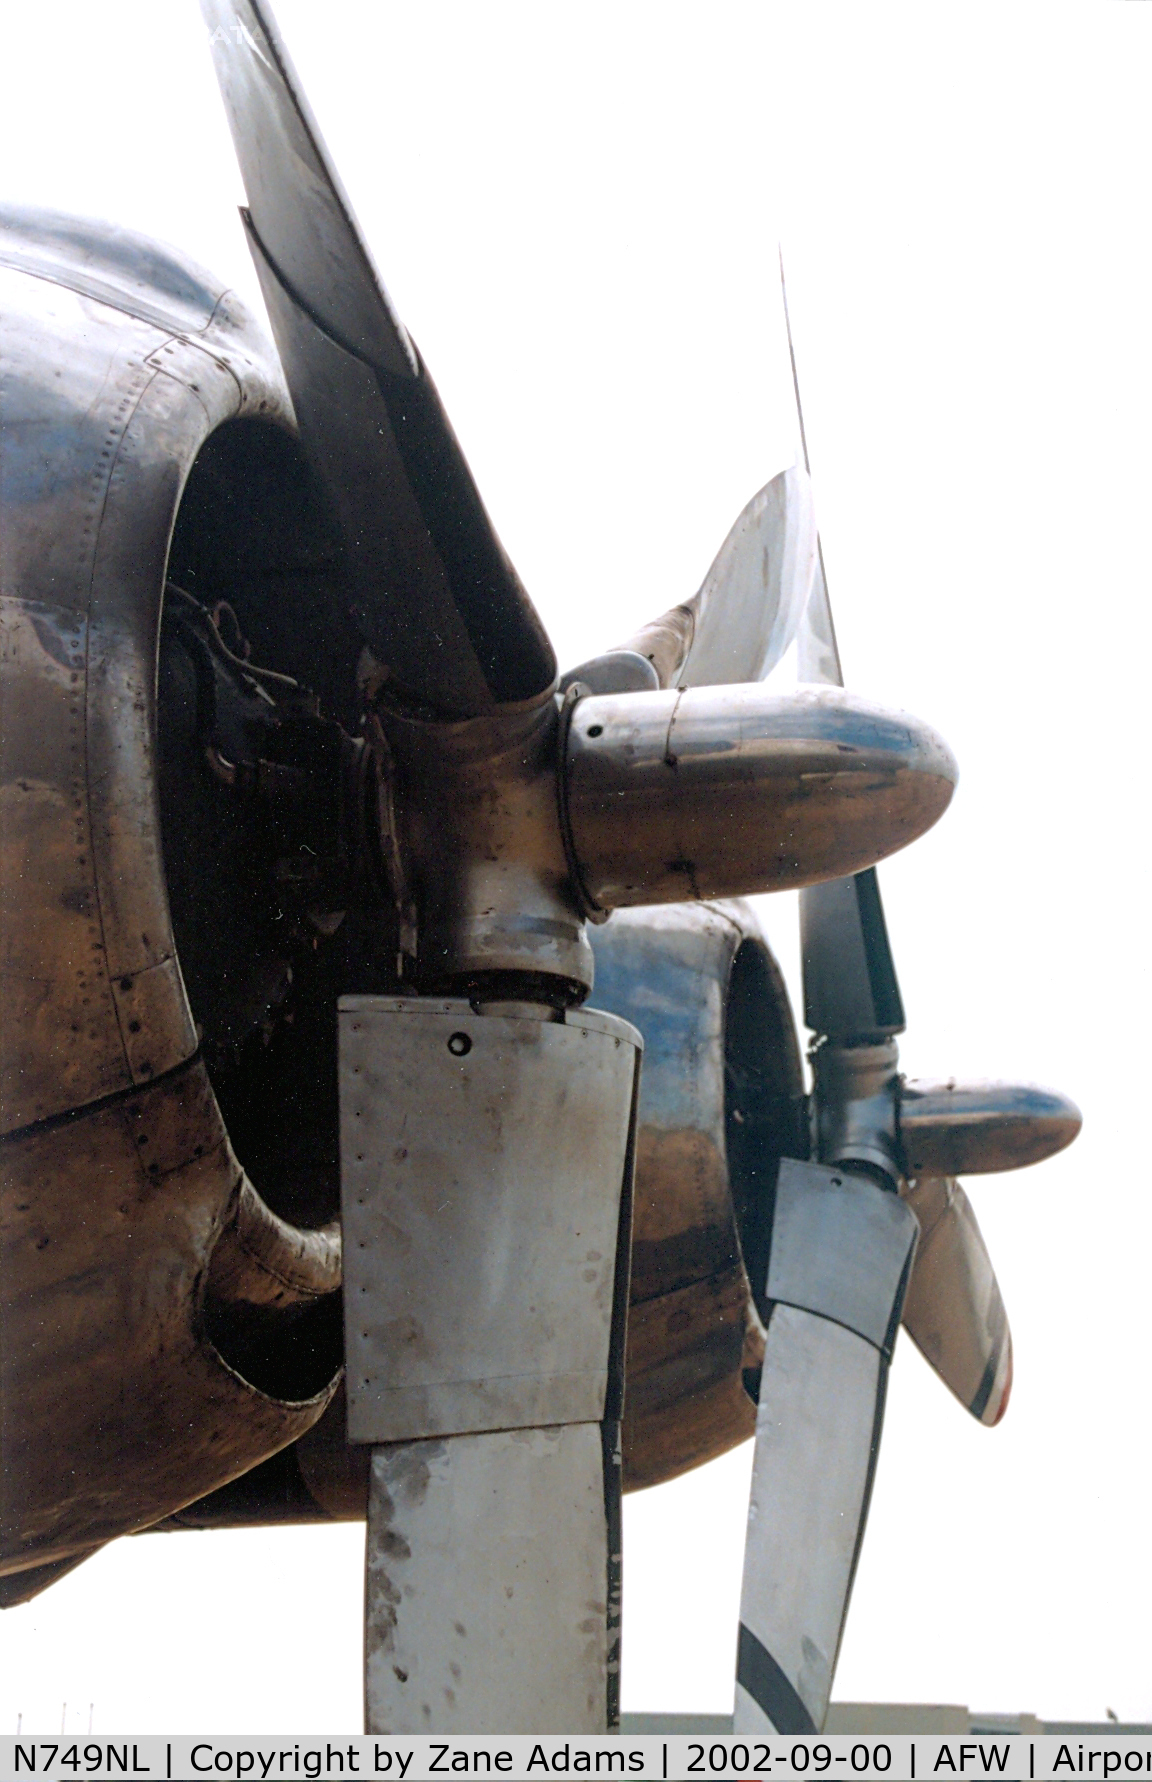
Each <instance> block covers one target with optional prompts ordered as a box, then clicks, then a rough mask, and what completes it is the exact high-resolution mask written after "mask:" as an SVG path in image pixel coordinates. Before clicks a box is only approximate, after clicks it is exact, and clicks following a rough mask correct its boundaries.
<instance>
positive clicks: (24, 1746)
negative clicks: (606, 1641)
mask: <svg viewBox="0 0 1152 1782" xmlns="http://www.w3.org/2000/svg"><path fill="white" fill-rule="evenodd" d="M44 1776H46V1777H51V1778H66V1779H67V1782H76V1778H79V1777H82V1776H95V1777H116V1778H124V1777H144V1776H147V1777H149V1778H151V1779H152V1782H196V1779H197V1778H199V1777H209V1778H215V1779H217V1782H219V1779H220V1778H226V1779H228V1782H237V1779H241V1778H242V1779H244V1782H248V1779H249V1778H254V1779H255V1782H300V1779H301V1778H305V1779H306V1782H335V1779H337V1778H338V1779H339V1782H345V1778H346V1777H349V1776H357V1777H381V1776H386V1777H388V1778H389V1782H426V1779H427V1778H432V1777H437V1776H486V1777H492V1776H504V1777H508V1778H509V1779H510V1782H535V1779H538V1782H546V1779H547V1778H550V1777H556V1776H564V1777H577V1776H598V1777H610V1776H638V1777H648V1778H658V1779H659V1782H692V1779H693V1778H695V1777H697V1776H700V1777H711V1778H716V1777H724V1778H726V1779H727V1782H753V1779H754V1778H758V1777H761V1776H782V1777H790V1776H804V1777H806V1778H809V1779H810V1778H812V1777H822V1776H828V1777H841V1776H843V1777H863V1778H868V1779H873V1778H878V1777H879V1778H887V1779H888V1782H922V1779H927V1778H935V1777H942V1776H947V1777H960V1776H963V1777H972V1776H980V1777H984V1776H996V1777H1002V1778H1003V1779H1004V1782H1060V1779H1061V1778H1063V1777H1089V1778H1107V1777H1112V1776H1121V1777H1123V1776H1148V1777H1152V1737H1144V1738H1132V1737H1130V1736H1126V1735H1124V1734H1117V1735H1115V1736H1110V1735H1108V1734H1103V1735H1100V1736H1096V1735H1092V1736H1091V1737H1084V1738H1069V1739H1061V1738H1057V1737H1051V1736H1048V1737H1044V1738H1026V1737H1011V1738H993V1737H991V1736H989V1735H981V1734H973V1735H971V1736H969V1737H967V1738H965V1737H961V1736H959V1735H953V1736H951V1737H941V1736H939V1735H936V1734H925V1733H921V1734H915V1735H909V1734H907V1733H901V1734H892V1735H891V1736H885V1735H883V1734H876V1733H872V1734H869V1735H868V1737H867V1738H864V1737H857V1738H853V1737H852V1736H851V1735H849V1734H846V1733H839V1734H830V1735H829V1736H828V1737H827V1738H825V1737H822V1736H821V1735H819V1734H812V1735H807V1736H798V1735H795V1736H794V1735H790V1734H784V1735H780V1736H776V1735H772V1736H771V1737H770V1738H768V1739H763V1738H744V1737H742V1736H740V1735H731V1734H725V1735H723V1736H720V1735H711V1736H709V1735H704V1734H702V1735H701V1736H700V1737H698V1738H691V1737H687V1738H686V1737H683V1736H676V1737H672V1736H668V1737H663V1736H661V1735H659V1734H646V1735H643V1736H637V1737H633V1736H631V1735H629V1734H624V1733H608V1734H605V1735H603V1736H602V1737H599V1738H588V1737H585V1736H581V1737H579V1738H562V1737H548V1738H532V1737H527V1736H519V1735H517V1736H512V1737H508V1738H499V1737H487V1738H463V1737H461V1738H454V1739H434V1738H423V1737H421V1738H412V1737H408V1736H396V1737H390V1736H389V1735H387V1734H379V1735H377V1736H369V1737H350V1736H349V1735H348V1734H347V1733H344V1734H340V1735H333V1736H332V1737H330V1738H328V1737H320V1738H287V1739H286V1738H276V1737H267V1738H264V1737H261V1738H256V1737H252V1738H212V1737H211V1736H205V1735H199V1736H197V1737H194V1738H189V1737H182V1738H172V1739H169V1738H154V1737H146V1738H140V1737H136V1736H134V1735H132V1734H109V1733H105V1734H102V1735H101V1736H100V1737H96V1736H95V1735H90V1736H89V1737H88V1738H86V1739H70V1738H63V1737H55V1738H54V1737H38V1736H33V1735H27V1736H21V1737H17V1738H11V1737H0V1782H25V1778H27V1777H44Z"/></svg>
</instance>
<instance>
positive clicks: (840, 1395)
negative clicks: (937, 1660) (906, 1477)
mask: <svg viewBox="0 0 1152 1782" xmlns="http://www.w3.org/2000/svg"><path fill="white" fill-rule="evenodd" d="M916 1236H917V1225H916V1218H915V1216H914V1214H913V1213H912V1211H911V1210H910V1208H909V1207H908V1206H907V1205H905V1203H904V1202H903V1201H902V1200H901V1199H900V1198H899V1197H898V1196H897V1195H895V1194H891V1193H889V1192H888V1191H886V1190H885V1189H883V1188H879V1187H877V1186H876V1184H875V1183H874V1182H872V1181H870V1180H868V1179H867V1178H866V1177H862V1176H852V1175H849V1174H848V1173H847V1172H846V1171H840V1170H834V1169H829V1168H826V1167H824V1166H823V1165H820V1164H812V1163H796V1162H793V1161H791V1160H790V1159H785V1160H784V1161H783V1162H782V1163H781V1166H780V1175H779V1179H778V1181H777V1185H776V1204H775V1208H774V1212H773V1221H772V1245H771V1252H770V1259H769V1264H768V1281H767V1297H768V1299H769V1300H770V1301H771V1302H772V1313H771V1317H770V1319H769V1323H768V1335H767V1341H766V1344H765V1351H764V1366H763V1371H762V1373H761V1377H760V1400H759V1409H758V1412H757V1418H756V1448H755V1456H754V1460H753V1469H752V1494H751V1499H750V1502H749V1507H748V1532H747V1537H746V1540H745V1549H744V1579H743V1588H742V1592H741V1599H740V1634H739V1645H738V1650H737V1664H736V1704H735V1718H734V1723H733V1724H734V1729H735V1731H737V1732H759V1731H764V1730H770V1731H775V1732H789V1733H790V1732H796V1733H805V1732H813V1731H818V1730H819V1729H820V1728H821V1727H822V1726H823V1724H824V1717H825V1714H826V1713H827V1709H828V1698H829V1695H830V1693H831V1688H832V1677H833V1673H834V1671H835V1667H836V1656H837V1652H838V1650H839V1646H840V1636H841V1632H842V1630H843V1626H844V1617H845V1614H846V1613H847V1608H848V1597H849V1593H850V1591H851V1588H852V1579H853V1575H854V1573H855V1570H856V1560H857V1556H858V1554H859V1550H860V1540H861V1537H862V1534H863V1528H864V1520H865V1517H866V1515H867V1511H868V1500H869V1496H870V1493H871V1489H872V1476H873V1472H874V1469H875V1464H876V1454H877V1449H878V1444H879V1435H880V1422H881V1417H882V1414H883V1407H884V1392H885V1387H886V1384H887V1376H888V1364H889V1361H890V1359H891V1354H892V1344H893V1341H894V1339H895V1335H896V1329H897V1325H898V1323H899V1319H900V1309H901V1304H902V1302H903V1298H904V1292H905V1287H906V1284H907V1280H908V1273H909V1268H910V1265H911V1262H912V1257H913V1253H914V1249H915V1244H916Z"/></svg>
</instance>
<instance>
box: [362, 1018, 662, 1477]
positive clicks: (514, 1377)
mask: <svg viewBox="0 0 1152 1782" xmlns="http://www.w3.org/2000/svg"><path fill="white" fill-rule="evenodd" d="M641 1047H642V1042H641V1039H640V1036H639V1034H638V1033H637V1032H636V1030H635V1029H634V1028H632V1027H630V1026H629V1025H628V1023H627V1022H625V1021H621V1020H618V1019H617V1018H616V1017H615V1016H612V1015H604V1014H600V1013H599V1012H596V1011H592V1010H579V1011H576V1012H574V1013H571V1014H570V1015H569V1017H568V1019H567V1020H566V1021H565V1022H558V1021H550V1020H536V1019H532V1018H530V1017H527V1016H520V1015H495V1014H491V1015H490V1014H477V1013H475V1012H474V1010H473V1009H472V1007H471V1006H470V1004H469V1003H467V1002H466V1001H462V1000H459V1001H458V1000H454V999H440V998H431V997H428V998H397V997H370V996H349V997H345V998H343V999H342V1001H341V1004H340V1142H341V1177H342V1194H343V1222H344V1254H345V1277H344V1279H345V1287H344V1295H345V1301H344V1303H345V1326H346V1344H347V1348H346V1354H347V1370H348V1371H347V1386H348V1430H349V1437H350V1439H351V1440H352V1441H354V1442H370V1443H384V1442H401V1441H408V1440H411V1439H414V1438H422V1437H431V1436H443V1435H456V1434H464V1433H468V1432H471V1431H482V1430H493V1429H524V1428H532V1427H544V1426H548V1425H554V1424H562V1423H597V1422H599V1421H600V1420H601V1418H602V1417H604V1415H605V1395H606V1386H607V1377H608V1359H609V1349H610V1345H611V1341H612V1335H613V1306H614V1302H618V1301H619V1299H620V1294H619V1283H618V1271H617V1240H618V1233H619V1227H620V1218H621V1204H622V1196H623V1192H624V1188H625V1184H626V1181H627V1179H628V1175H629V1169H630V1135H631V1132H632V1126H633V1118H634V1113H633V1110H634V1100H635V1093H636V1084H637V1076H638V1069H639V1059H640V1052H641ZM625 1266H626V1265H625ZM625 1292H626V1285H625Z"/></svg>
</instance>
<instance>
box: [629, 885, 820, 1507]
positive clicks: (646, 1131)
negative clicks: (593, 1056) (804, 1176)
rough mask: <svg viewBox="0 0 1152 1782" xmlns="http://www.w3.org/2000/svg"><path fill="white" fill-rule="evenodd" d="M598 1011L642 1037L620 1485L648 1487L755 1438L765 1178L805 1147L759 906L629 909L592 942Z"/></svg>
mask: <svg viewBox="0 0 1152 1782" xmlns="http://www.w3.org/2000/svg"><path fill="white" fill-rule="evenodd" d="M594 944H595V948H596V978H597V989H596V995H597V999H598V1000H599V1001H600V1002H601V1003H602V1004H603V1005H604V1006H606V1007H608V1008H610V1009H612V1010H613V1011H614V1012H615V1013H617V1014H621V1015H623V1016H625V1018H626V1019H627V1020H629V1021H631V1022H632V1023H633V1024H634V1025H635V1026H637V1027H639V1028H640V1030H641V1031H642V1033H643V1035H644V1070H643V1074H642V1077H641V1086H640V1112H639V1121H638V1127H637V1138H636V1190H635V1201H634V1215H633V1246H632V1291H631V1304H630V1311H629V1319H628V1350H627V1375H626V1378H627V1386H626V1391H625V1399H624V1478H625V1485H626V1487H627V1488H629V1489H633V1490H634V1489H637V1488H638V1487H641V1486H644V1485H653V1484H657V1483H659V1482H660V1481H661V1480H663V1479H669V1478H673V1477H675V1475H676V1474H678V1473H681V1472H684V1471H685V1470H687V1469H688V1468H689V1467H693V1466H696V1465H698V1464H699V1463H700V1462H702V1461H704V1460H709V1459H711V1458H712V1457H713V1456H715V1455H717V1454H721V1453H723V1452H724V1451H725V1450H726V1449H728V1448H730V1447H733V1446H734V1445H735V1444H736V1443H737V1442H740V1441H743V1440H745V1439H746V1438H747V1437H748V1436H750V1435H751V1434H752V1433H753V1430H754V1428H755V1423H756V1405H755V1381H756V1377H757V1374H758V1370H759V1368H760V1365H761V1363H762V1360H763V1353H764V1328H765V1326H764V1320H765V1319H766V1317H767V1312H768V1307H767V1303H766V1296H765V1293H764V1285H765V1277H766V1271H767V1264H768V1244H769V1238H770V1234H771V1220H772V1207H773V1199H774V1194H775V1186H776V1171H777V1169H778V1167H779V1162H780V1159H781V1157H782V1156H801V1157H803V1156H806V1155H807V1149H808V1133H807V1115H806V1101H805V1095H804V1081H803V1071H802V1066H801V1061H800V1054H799V1049H798V1046H797V1040H796V1029H795V1026H794V1023H793V1019H792V1011H791V1008H790V1006H789V1001H788V993H787V990H786V989H785V986H784V981H783V978H782V976H781V973H780V969H779V967H778V965H777V963H776V961H775V959H774V958H773V956H772V953H771V951H770V949H769V948H768V945H767V943H766V941H765V940H764V937H763V934H762V932H761V930H760V927H759V924H758V922H757V921H756V917H755V914H754V912H753V910H752V909H751V908H750V907H749V906H748V905H747V904H741V903H736V902H730V903H721V904H713V905H710V906H708V907H702V906H693V905H690V904H678V905H673V906H670V907H669V908H667V909H661V910H628V911H621V912H619V913H618V914H617V915H615V916H614V917H613V918H612V920H611V922H609V923H607V924H606V925H605V926H604V927H602V928H599V929H597V930H596V933H595V938H594Z"/></svg>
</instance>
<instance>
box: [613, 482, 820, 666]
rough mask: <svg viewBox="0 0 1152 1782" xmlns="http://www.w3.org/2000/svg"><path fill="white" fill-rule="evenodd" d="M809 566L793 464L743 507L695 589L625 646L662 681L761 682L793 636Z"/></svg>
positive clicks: (811, 550) (807, 533)
mask: <svg viewBox="0 0 1152 1782" xmlns="http://www.w3.org/2000/svg"><path fill="white" fill-rule="evenodd" d="M815 565H816V509H815V505H814V503H813V500H812V485H811V483H810V481H809V479H808V475H807V473H806V472H805V471H803V470H801V469H800V467H799V465H795V464H794V465H793V466H792V467H791V468H790V469H788V470H784V471H781V473H780V475H779V476H775V477H773V478H772V481H771V482H770V483H768V484H766V486H765V487H764V488H763V489H761V490H759V491H758V493H757V494H755V495H754V496H753V497H752V499H751V501H750V502H749V503H748V505H747V507H745V508H744V509H743V511H742V513H741V514H740V516H739V518H738V519H737V521H736V523H735V525H734V526H733V527H732V530H731V531H730V532H729V534H728V536H727V538H726V539H725V540H724V543H723V544H722V545H721V546H720V549H719V551H718V552H717V555H716V560H715V562H714V563H713V565H712V567H711V569H710V570H709V571H708V574H707V575H706V576H705V578H704V582H703V585H702V586H701V588H700V590H699V592H698V593H696V594H694V595H693V597H692V599H691V600H687V601H685V602H684V603H683V605H681V606H674V607H672V608H671V609H670V611H668V612H666V613H664V614H662V615H661V617H660V618H658V619H653V620H652V621H651V623H650V624H648V625H645V626H643V627H642V628H641V630H640V631H638V632H637V633H636V635H635V636H634V637H633V638H631V639H630V640H629V642H628V643H627V644H626V645H625V646H624V648H625V649H626V650H634V651H637V652H638V653H639V654H640V655H641V656H644V657H646V658H647V660H648V661H649V662H651V664H652V666H653V668H654V669H655V671H656V673H657V675H658V676H659V679H660V685H661V686H662V687H719V686H728V685H731V684H733V683H736V682H741V681H762V680H764V679H765V677H766V676H767V675H769V674H771V672H772V670H773V669H774V668H775V666H776V664H777V663H778V662H779V661H780V660H781V658H782V657H783V655H784V653H785V651H786V650H787V649H788V646H789V644H790V643H791V642H792V640H793V638H794V637H795V635H796V631H797V627H798V626H799V624H800V621H801V618H802V617H803V614H804V611H805V608H806V607H807V605H808V597H809V592H810V590H811V587H812V573H813V570H814V568H815ZM805 678H808V677H805Z"/></svg>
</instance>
